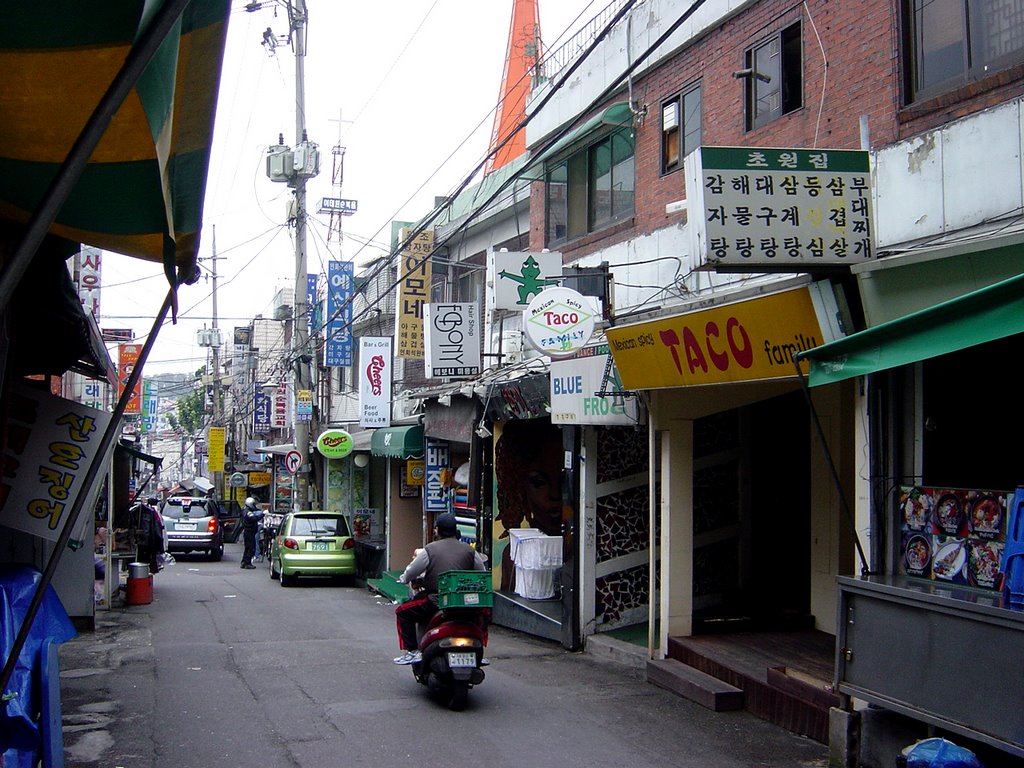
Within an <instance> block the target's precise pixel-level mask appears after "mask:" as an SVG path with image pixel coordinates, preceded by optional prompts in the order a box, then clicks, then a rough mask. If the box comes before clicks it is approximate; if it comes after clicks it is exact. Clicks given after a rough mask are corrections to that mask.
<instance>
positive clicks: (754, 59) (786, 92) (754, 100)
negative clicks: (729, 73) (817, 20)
mask: <svg viewBox="0 0 1024 768" xmlns="http://www.w3.org/2000/svg"><path fill="white" fill-rule="evenodd" d="M745 65H746V68H745V69H743V70H741V71H740V72H737V73H736V74H737V76H740V77H742V78H743V79H744V80H745V82H746V85H745V94H746V129H747V130H748V131H752V130H754V129H755V128H760V127H761V126H763V125H766V124H768V123H770V122H771V121H772V120H777V119H778V118H780V117H782V116H783V115H786V114H789V113H790V112H793V111H795V110H797V109H800V107H801V106H803V51H802V43H801V39H800V24H792V25H790V26H788V27H786V28H785V29H783V30H782V31H781V32H778V33H776V34H774V35H772V36H771V37H770V38H768V39H767V40H765V41H763V42H761V43H758V44H757V45H755V46H753V47H752V48H749V49H748V50H747V52H746V58H745Z"/></svg>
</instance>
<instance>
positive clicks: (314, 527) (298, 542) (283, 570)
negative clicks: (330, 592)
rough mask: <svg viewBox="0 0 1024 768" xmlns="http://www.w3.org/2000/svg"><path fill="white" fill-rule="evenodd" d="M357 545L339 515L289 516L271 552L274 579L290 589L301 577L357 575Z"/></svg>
mask: <svg viewBox="0 0 1024 768" xmlns="http://www.w3.org/2000/svg"><path fill="white" fill-rule="evenodd" d="M355 546H356V542H355V539H353V538H352V531H351V529H350V528H349V525H348V520H347V519H346V518H345V516H344V515H342V514H339V513H338V512H320V511H308V512H289V513H288V514H286V515H285V516H284V519H283V520H282V521H281V525H280V526H279V527H278V529H277V536H276V537H275V538H274V543H273V544H272V545H271V550H270V578H272V579H278V578H279V579H280V580H281V586H282V587H289V586H291V585H292V584H294V583H295V580H296V579H297V578H298V577H300V576H345V577H352V576H355V574H356V549H355Z"/></svg>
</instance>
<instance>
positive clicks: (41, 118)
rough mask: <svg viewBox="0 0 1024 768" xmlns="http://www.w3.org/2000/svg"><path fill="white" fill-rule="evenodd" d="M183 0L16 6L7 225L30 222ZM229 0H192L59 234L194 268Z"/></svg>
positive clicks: (1, 35)
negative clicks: (165, 16) (129, 66)
mask: <svg viewBox="0 0 1024 768" xmlns="http://www.w3.org/2000/svg"><path fill="white" fill-rule="evenodd" d="M169 2H170V0H118V2H102V3H83V2H79V0H53V2H49V3H45V4H40V3H38V2H30V0H12V2H8V3H5V4H4V23H3V24H2V25H0V72H3V77H4V84H3V87H2V88H0V223H3V221H7V220H9V221H12V222H16V223H18V224H25V223H26V222H28V221H29V220H30V217H31V216H32V215H33V212H34V211H35V210H36V209H37V208H38V207H39V206H40V204H41V203H42V202H43V200H44V197H45V196H46V193H47V190H48V188H49V186H50V183H51V181H52V180H53V179H54V178H55V177H56V176H57V173H58V170H59V169H60V168H61V165H62V163H64V161H65V159H66V158H67V157H68V156H69V155H70V153H71V151H72V148H73V146H74V145H75V143H76V140H77V139H78V137H79V134H80V133H81V131H82V129H83V126H85V125H86V124H87V121H88V120H89V119H90V116H91V115H93V113H94V111H95V110H96V109H97V105H98V104H100V102H101V99H102V98H103V97H104V94H105V93H106V92H107V91H108V89H109V88H111V84H112V83H113V82H114V81H115V79H116V78H117V77H118V75H119V73H120V71H121V69H122V66H123V65H124V64H125V62H126V61H127V60H128V59H129V52H130V51H132V50H133V47H134V46H135V45H136V44H137V42H138V41H139V40H140V39H141V38H143V37H144V36H145V32H146V31H147V30H148V29H149V28H150V26H151V23H152V22H153V19H154V17H156V16H157V15H158V14H159V13H160V11H161V10H162V9H163V8H164V7H169V6H168V3H169ZM230 10H231V7H230V3H229V2H228V0H192V2H190V3H188V5H187V6H186V7H185V10H184V11H183V12H182V13H181V15H180V16H179V17H178V18H177V20H176V22H175V25H174V28H173V31H172V32H171V33H170V35H169V36H167V37H166V38H165V39H164V40H163V43H162V44H161V45H160V47H159V49H158V50H157V51H156V53H155V55H154V56H153V57H152V59H150V60H149V63H148V65H147V66H146V68H145V70H144V71H143V72H142V74H141V76H140V77H139V78H138V79H137V81H135V83H134V86H133V87H132V88H131V91H130V93H129V94H128V96H127V98H126V99H125V100H124V101H123V102H122V103H121V104H120V106H119V108H117V110H116V112H115V113H114V114H113V117H112V119H110V121H109V124H108V125H107V127H106V130H105V133H104V134H103V137H102V139H100V141H99V143H98V145H97V146H96V149H95V151H94V152H93V153H92V156H91V158H90V160H89V162H88V164H87V165H86V167H85V169H84V171H82V173H81V175H80V176H79V177H78V178H77V179H76V180H75V181H74V186H73V188H72V189H71V190H70V192H69V194H68V195H67V198H66V201H65V202H64V204H63V205H62V206H61V208H60V211H59V213H58V214H57V216H56V219H55V220H54V221H53V223H52V225H51V226H50V229H49V231H50V233H51V234H53V235H56V236H58V237H62V238H64V239H66V240H68V241H71V242H75V243H85V244H87V245H92V246H96V247H97V248H102V249H104V250H109V251H114V252H117V253H121V254H125V255H127V256H132V257H136V258H141V259H147V260H150V261H154V262H157V263H162V264H164V266H165V269H167V271H168V272H169V273H171V272H172V270H173V269H175V268H176V269H177V270H178V272H179V274H180V275H183V276H184V279H194V278H193V277H192V275H194V272H195V269H196V255H197V252H198V249H199V233H200V229H201V226H202V221H201V219H202V205H203V194H204V189H205V187H206V174H207V168H208V165H209V158H210V147H211V144H212V140H213V124H214V109H215V106H216V101H217V91H218V87H219V82H220V73H221V65H222V61H223V55H224V45H225V36H226V31H227V19H228V14H229V12H230Z"/></svg>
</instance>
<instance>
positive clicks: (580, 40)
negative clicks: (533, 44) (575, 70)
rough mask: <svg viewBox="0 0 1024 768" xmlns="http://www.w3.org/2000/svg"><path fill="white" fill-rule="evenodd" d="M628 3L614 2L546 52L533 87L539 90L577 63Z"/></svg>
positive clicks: (617, 0)
mask: <svg viewBox="0 0 1024 768" xmlns="http://www.w3.org/2000/svg"><path fill="white" fill-rule="evenodd" d="M627 2H628V0H612V2H610V3H609V4H608V5H607V6H606V7H605V8H604V10H602V11H601V12H600V13H598V14H597V16H595V17H594V18H592V19H591V20H590V21H588V22H587V23H586V24H585V25H584V26H583V27H581V28H580V29H579V30H578V31H577V32H576V33H575V34H574V35H573V36H572V37H571V38H569V40H567V41H566V42H565V43H563V44H562V45H560V46H559V47H558V48H556V49H555V50H553V51H546V52H545V53H544V56H543V58H542V59H541V60H540V61H539V62H538V63H537V69H536V72H535V76H534V79H533V87H534V88H537V87H539V86H541V85H543V84H544V83H545V82H547V81H548V80H553V79H554V78H555V77H557V76H558V73H559V72H561V71H562V70H563V69H565V68H566V67H568V66H569V65H570V64H571V63H572V62H573V61H575V60H576V58H577V57H578V56H580V55H581V54H582V53H583V52H584V51H585V50H586V49H587V46H588V45H590V44H591V43H592V42H593V41H594V39H595V38H596V37H597V35H598V33H600V31H601V30H602V29H604V27H605V25H607V24H608V22H609V21H610V20H611V18H612V17H613V16H614V15H615V14H616V13H618V12H619V9H621V8H622V6H623V5H625V4H626V3H627Z"/></svg>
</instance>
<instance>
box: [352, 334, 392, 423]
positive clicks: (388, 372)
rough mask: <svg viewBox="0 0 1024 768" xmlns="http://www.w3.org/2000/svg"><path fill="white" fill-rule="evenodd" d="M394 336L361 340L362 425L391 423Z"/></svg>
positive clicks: (360, 417)
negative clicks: (392, 347)
mask: <svg viewBox="0 0 1024 768" xmlns="http://www.w3.org/2000/svg"><path fill="white" fill-rule="evenodd" d="M391 376H392V361H391V337H390V336H363V337H361V338H360V339H359V424H360V426H363V427H387V426H390V425H391Z"/></svg>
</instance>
